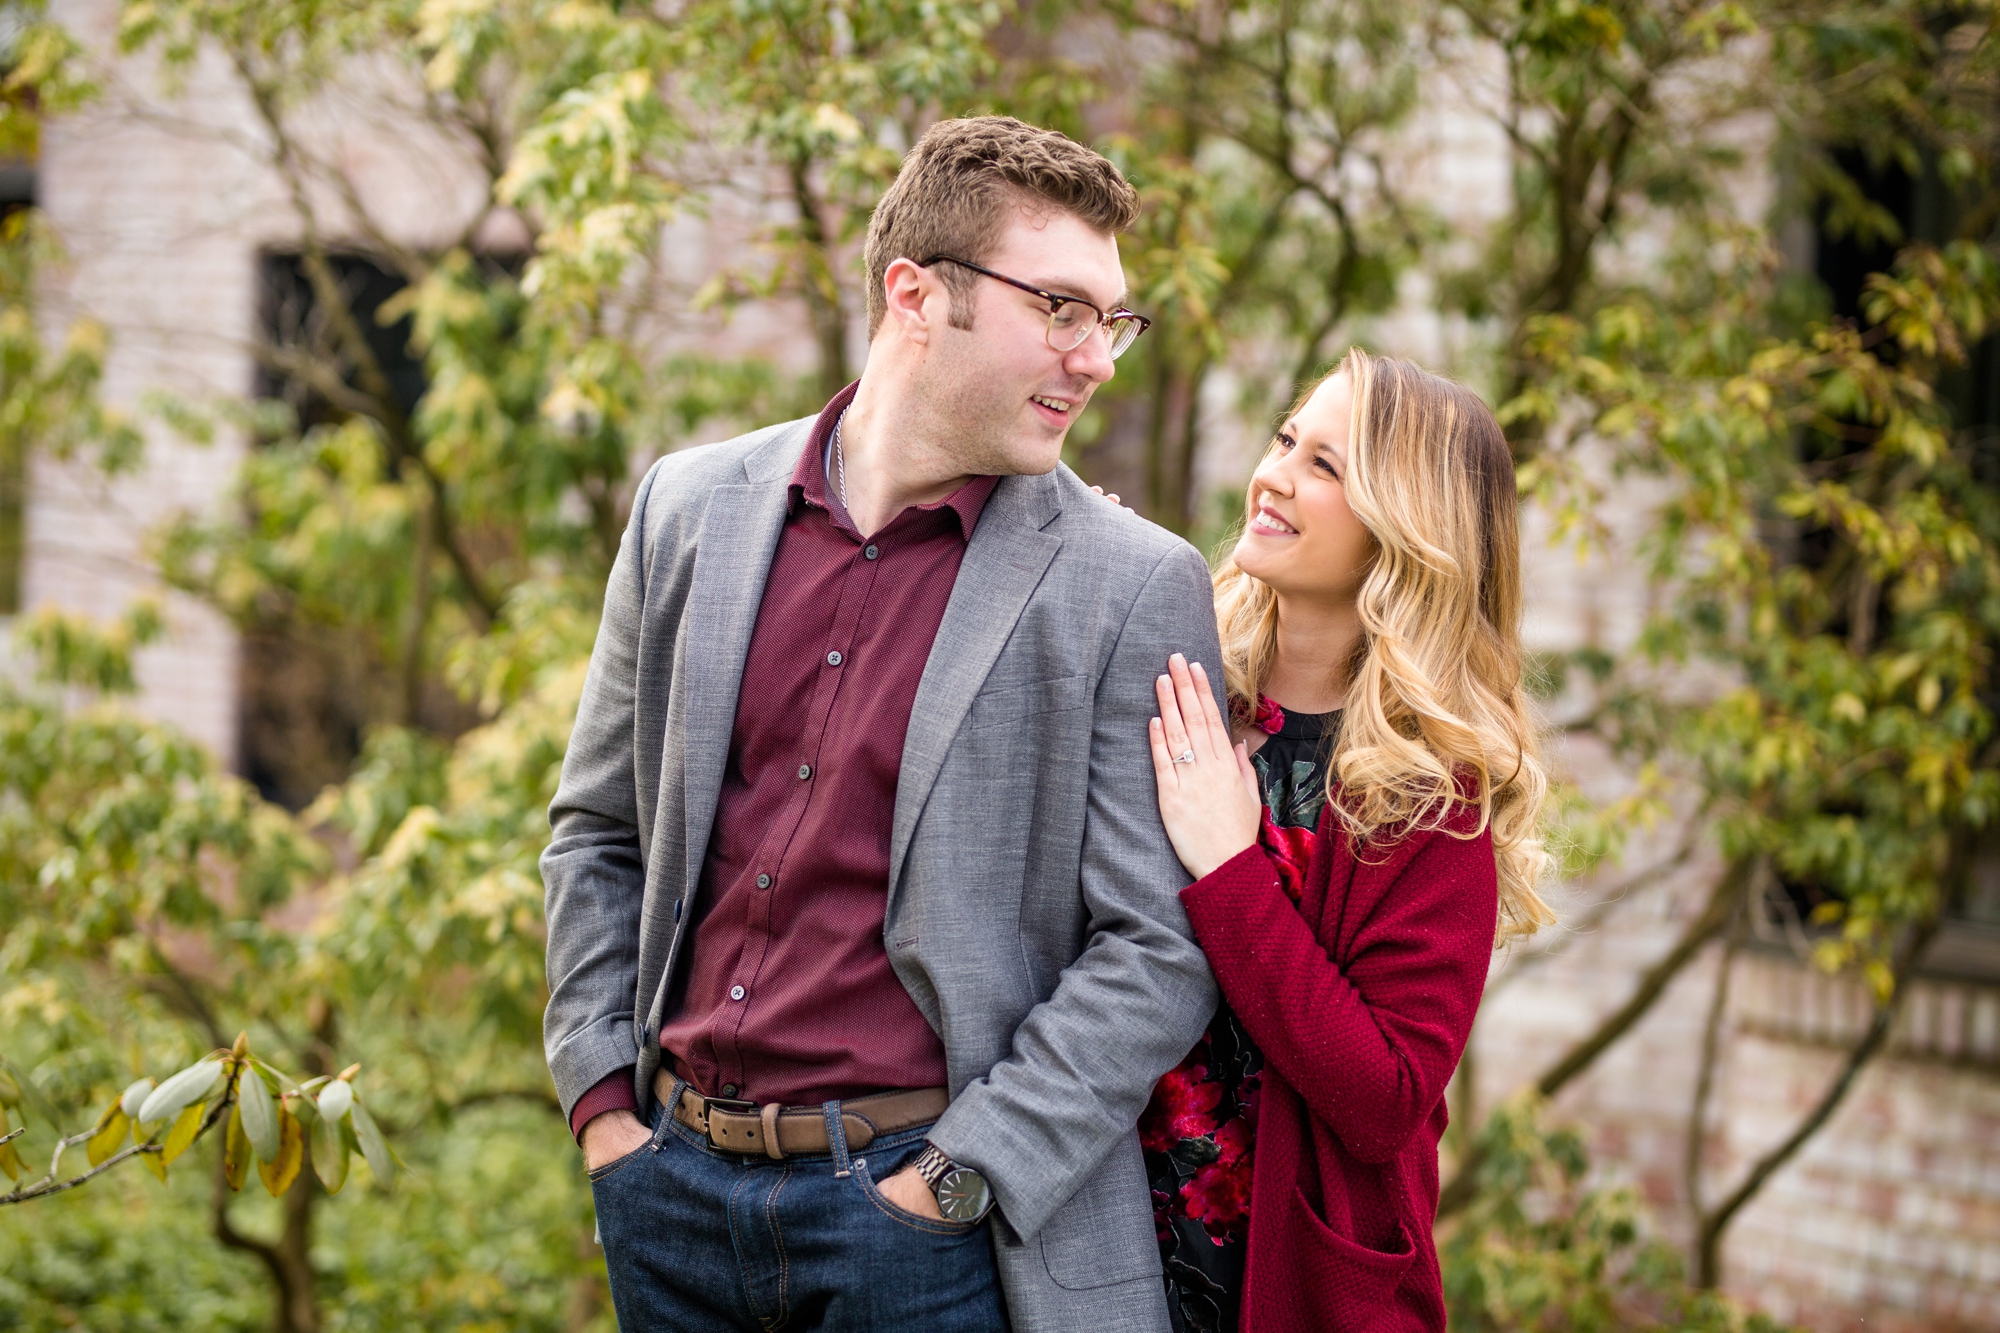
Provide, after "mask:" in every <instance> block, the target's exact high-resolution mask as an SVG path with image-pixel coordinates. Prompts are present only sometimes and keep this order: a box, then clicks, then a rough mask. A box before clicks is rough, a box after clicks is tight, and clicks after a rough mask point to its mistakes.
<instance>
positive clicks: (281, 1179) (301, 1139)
mask: <svg viewBox="0 0 2000 1333" xmlns="http://www.w3.org/2000/svg"><path fill="white" fill-rule="evenodd" d="M305 1149H306V1136H305V1131H304V1129H302V1128H301V1127H300V1125H299V1118H298V1117H297V1116H295V1115H293V1114H292V1113H291V1112H290V1111H288V1110H286V1109H284V1108H282V1107H281V1108H279V1111H278V1155H277V1157H276V1158H275V1159H273V1160H272V1161H269V1162H259V1163H257V1175H258V1177H259V1179H261V1180H262V1181H263V1182H264V1188H265V1189H267V1190H269V1191H270V1192H271V1194H272V1195H273V1196H274V1197H275V1196H279V1195H282V1194H284V1192H285V1191H286V1190H288V1189H290V1188H291V1187H292V1182H293V1181H294V1180H296V1179H298V1175H299V1166H300V1164H301V1163H302V1162H303V1161H304V1160H305Z"/></svg>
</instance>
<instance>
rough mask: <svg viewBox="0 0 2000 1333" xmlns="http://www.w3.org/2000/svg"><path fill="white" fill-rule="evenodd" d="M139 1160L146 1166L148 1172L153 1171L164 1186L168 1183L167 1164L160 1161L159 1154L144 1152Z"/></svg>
mask: <svg viewBox="0 0 2000 1333" xmlns="http://www.w3.org/2000/svg"><path fill="white" fill-rule="evenodd" d="M139 1160H140V1161H142V1162H144V1163H145V1164H146V1169H147V1170H148V1171H151V1172H152V1173H153V1174H154V1175H156V1176H158V1177H159V1178H160V1183H161V1184H162V1185H164V1184H166V1183H167V1164H166V1163H165V1162H163V1161H161V1160H160V1155H159V1154H158V1153H156V1152H142V1153H140V1154H139Z"/></svg>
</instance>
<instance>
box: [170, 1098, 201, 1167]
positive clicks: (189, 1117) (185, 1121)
mask: <svg viewBox="0 0 2000 1333" xmlns="http://www.w3.org/2000/svg"><path fill="white" fill-rule="evenodd" d="M207 1109H208V1103H207V1102H196V1103H195V1104H194V1105H193V1106H190V1107H187V1108H185V1109H184V1110H182V1112H181V1113H180V1115H179V1116H177V1117H176V1118H175V1120H174V1127H173V1128H172V1129H170V1130H168V1131H167V1138H166V1142H164V1143H162V1144H161V1145H160V1165H161V1166H172V1165H173V1164H174V1159H175V1158H176V1157H179V1156H180V1155H181V1154H182V1153H184V1152H186V1151H187V1150H188V1145H189V1144H190V1143H193V1142H194V1139H195V1135H197V1134H199V1133H201V1113H202V1112H203V1111H206V1110H207Z"/></svg>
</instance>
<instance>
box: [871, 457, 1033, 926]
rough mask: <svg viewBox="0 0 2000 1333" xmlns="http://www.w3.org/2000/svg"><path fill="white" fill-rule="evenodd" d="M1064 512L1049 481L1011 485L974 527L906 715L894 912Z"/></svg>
mask: <svg viewBox="0 0 2000 1333" xmlns="http://www.w3.org/2000/svg"><path fill="white" fill-rule="evenodd" d="M1060 512H1061V509H1060V505H1059V502H1058V501H1057V500H1056V493H1055V476H1054V475H1053V474H1048V475H1044V476H1040V477H1020V476H1016V477H1007V478H1005V479H1004V480H1002V481H1001V483H1000V484H999V485H998V486H997V487H995V488H994V491H993V494H992V496H991V497H989V498H988V499H987V501H986V508H985V510H984V511H982V512H981V514H980V516H979V525H978V526H977V527H975V528H974V529H973V530H972V540H971V541H970V542H969V543H967V545H966V548H965V559H964V561H963V562H961V563H960V565H959V567H958V580H957V582H955V583H954V584H953V585H952V589H951V600H950V601H949V602H947V603H946V604H945V611H944V620H943V621H942V622H941V623H940V624H939V625H938V632H937V638H936V639H934V640H932V642H931V652H930V657H929V658H928V659H927V660H926V661H925V663H924V674H923V678H922V680H921V681H919V682H918V685H917V698H916V702H915V703H914V704H913V705H911V707H910V729H909V733H908V736H907V738H906V739H905V740H904V742H903V763H902V769H901V771H900V773H899V775H898V777H897V782H896V815H895V821H894V824H893V825H892V827H891V831H890V837H889V911H890V912H891V913H892V914H893V912H894V911H895V906H896V896H897V881H898V880H899V879H900V878H901V877H902V873H903V858H904V857H905V856H906V855H907V854H908V853H909V850H910V838H911V836H912V835H913V834H914V833H915V832H916V828H917V816H918V815H920V814H922V813H923V808H924V803H925V802H926V801H928V800H929V799H930V794H931V788H932V787H933V786H934V785H935V784H936V782H937V777H938V771H939V770H940V769H942V768H943V767H944V760H945V755H946V754H947V753H948V752H949V751H950V749H951V742H952V738H953V737H954V736H956V735H957V734H958V728H959V724H960V723H962V722H963V721H964V720H965V715H966V713H967V712H968V711H969V710H970V709H971V707H972V699H973V696H974V695H976V694H978V693H979V687H980V686H981V685H983V684H984V683H985V681H986V676H987V673H988V672H990V671H991V670H992V669H993V663H994V662H995V661H996V660H997V659H998V658H999V656H1000V650H1001V649H1002V648H1004V647H1005V646H1006V644H1007V639H1008V637H1009V636H1010V635H1012V634H1013V632H1014V622H1015V621H1017V620H1019V619H1020V618H1021V612H1022V610H1023V609H1024V608H1026V606H1027V605H1028V598H1029V597H1031V596H1033V595H1034V591H1035V588H1036V587H1037V586H1038V585H1039V584H1040V583H1041V581H1042V575H1043V574H1044V573H1045V572H1046V571H1047V570H1048V567H1049V562H1050V561H1052V560H1054V559H1055V555H1056V550H1057V549H1058V548H1059V547H1060V546H1061V545H1062V539H1061V538H1060V537H1055V536H1052V535H1050V534H1049V533H1046V532H1044V531H1042V529H1043V528H1045V527H1047V526H1048V524H1049V523H1051V522H1053V521H1054V519H1055V517H1056V515H1057V514H1058V513H1060ZM891 919H893V917H892V918H891Z"/></svg>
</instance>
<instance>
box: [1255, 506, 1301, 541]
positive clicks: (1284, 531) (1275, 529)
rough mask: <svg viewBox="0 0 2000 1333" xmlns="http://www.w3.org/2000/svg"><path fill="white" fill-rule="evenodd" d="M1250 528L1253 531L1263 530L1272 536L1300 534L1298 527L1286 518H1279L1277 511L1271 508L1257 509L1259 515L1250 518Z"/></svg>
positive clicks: (1262, 531)
mask: <svg viewBox="0 0 2000 1333" xmlns="http://www.w3.org/2000/svg"><path fill="white" fill-rule="evenodd" d="M1250 530H1251V531H1252V532H1261V533H1263V534H1265V535H1266V536H1270V537H1296V536H1298V535H1299V530H1298V529H1297V528H1295V527H1293V526H1292V525H1291V524H1289V523H1287V522H1285V520H1284V519H1282V518H1279V517H1278V515H1277V514H1276V513H1274V512H1273V511H1272V510H1269V509H1259V510H1258V511H1257V516H1256V517H1255V518H1253V519H1251V520H1250Z"/></svg>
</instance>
